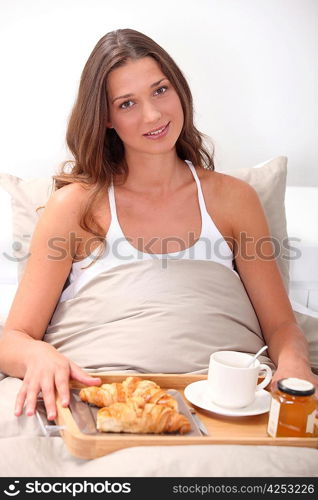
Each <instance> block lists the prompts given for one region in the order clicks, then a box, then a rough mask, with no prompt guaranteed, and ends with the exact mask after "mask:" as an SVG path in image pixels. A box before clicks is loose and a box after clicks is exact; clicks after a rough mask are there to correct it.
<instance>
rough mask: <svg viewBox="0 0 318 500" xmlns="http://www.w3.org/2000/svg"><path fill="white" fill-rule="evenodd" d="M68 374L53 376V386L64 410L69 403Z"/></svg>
mask: <svg viewBox="0 0 318 500" xmlns="http://www.w3.org/2000/svg"><path fill="white" fill-rule="evenodd" d="M69 380H70V373H65V372H64V373H57V374H56V375H55V386H56V389H57V392H58V395H59V398H60V401H61V405H62V406H63V407H64V408H66V407H67V406H68V405H69V402H70V386H69Z"/></svg>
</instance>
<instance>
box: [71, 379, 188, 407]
mask: <svg viewBox="0 0 318 500" xmlns="http://www.w3.org/2000/svg"><path fill="white" fill-rule="evenodd" d="M79 396H80V398H81V400H82V401H85V402H87V403H91V404H94V405H96V406H99V407H105V406H110V405H111V404H113V403H121V402H122V403H124V402H125V401H127V400H128V399H130V398H134V399H135V400H136V404H137V405H138V406H140V407H143V406H144V405H145V404H146V403H154V404H160V405H166V406H169V407H170V408H172V409H174V410H176V411H177V410H178V403H177V401H176V400H175V399H173V398H172V397H171V396H170V395H169V394H167V393H166V392H165V391H164V390H163V389H161V387H160V386H159V385H158V384H156V383H155V382H153V381H151V380H143V379H141V378H140V377H134V376H129V377H127V378H126V379H125V380H123V382H121V383H116V382H114V383H112V384H103V385H101V386H100V387H96V386H92V387H85V388H83V389H81V390H80V393H79Z"/></svg>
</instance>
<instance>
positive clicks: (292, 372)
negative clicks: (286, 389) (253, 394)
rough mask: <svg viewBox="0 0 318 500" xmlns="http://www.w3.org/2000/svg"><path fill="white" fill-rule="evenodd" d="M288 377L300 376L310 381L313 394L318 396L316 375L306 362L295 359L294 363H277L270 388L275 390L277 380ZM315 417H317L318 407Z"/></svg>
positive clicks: (317, 378)
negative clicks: (314, 390)
mask: <svg viewBox="0 0 318 500" xmlns="http://www.w3.org/2000/svg"><path fill="white" fill-rule="evenodd" d="M288 377H296V378H301V379H303V380H308V382H311V383H312V384H313V385H314V387H315V389H316V393H315V395H316V397H317V398H318V377H317V375H315V374H314V373H313V372H312V371H311V369H310V366H309V365H308V364H307V363H302V362H299V360H298V362H297V360H295V362H294V363H292V362H289V363H288V364H286V363H285V364H280V365H278V367H277V370H276V372H275V373H274V376H273V378H272V381H271V390H275V389H276V388H277V381H278V380H280V379H282V378H288ZM316 417H318V408H317V412H316Z"/></svg>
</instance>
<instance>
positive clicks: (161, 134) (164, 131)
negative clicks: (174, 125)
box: [144, 122, 170, 140]
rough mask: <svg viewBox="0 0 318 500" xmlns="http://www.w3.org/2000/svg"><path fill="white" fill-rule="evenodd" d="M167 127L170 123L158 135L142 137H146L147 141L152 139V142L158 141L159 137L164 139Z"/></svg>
mask: <svg viewBox="0 0 318 500" xmlns="http://www.w3.org/2000/svg"><path fill="white" fill-rule="evenodd" d="M169 125H170V122H169V123H168V124H167V125H166V126H165V127H164V129H163V130H162V132H160V133H155V134H144V137H146V138H147V139H153V140H156V139H160V138H161V137H165V136H166V135H167V133H168V129H169Z"/></svg>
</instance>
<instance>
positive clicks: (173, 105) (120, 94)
mask: <svg viewBox="0 0 318 500" xmlns="http://www.w3.org/2000/svg"><path fill="white" fill-rule="evenodd" d="M107 95H108V106H109V118H110V119H109V122H108V123H107V127H113V128H114V129H115V130H116V132H117V134H118V135H119V137H120V138H121V140H122V141H123V143H124V146H125V150H126V152H128V151H129V152H138V153H149V154H158V153H166V152H169V151H171V150H172V149H173V148H174V147H175V144H176V142H177V139H178V137H179V135H180V133H181V130H182V127H183V120H184V117H183V110H182V106H181V102H180V99H179V96H178V94H177V92H176V91H175V89H174V87H173V86H172V85H171V83H170V81H169V80H168V79H167V78H166V77H165V75H164V74H163V72H162V71H161V69H160V67H159V65H158V63H157V62H156V61H155V60H154V59H153V58H152V57H144V58H142V59H138V60H129V61H128V62H127V63H126V64H125V65H124V66H121V67H120V68H116V69H114V70H113V71H112V72H111V73H110V74H109V77H108V81H107ZM158 130H159V133H157V134H150V132H153V131H158Z"/></svg>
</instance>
